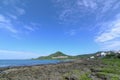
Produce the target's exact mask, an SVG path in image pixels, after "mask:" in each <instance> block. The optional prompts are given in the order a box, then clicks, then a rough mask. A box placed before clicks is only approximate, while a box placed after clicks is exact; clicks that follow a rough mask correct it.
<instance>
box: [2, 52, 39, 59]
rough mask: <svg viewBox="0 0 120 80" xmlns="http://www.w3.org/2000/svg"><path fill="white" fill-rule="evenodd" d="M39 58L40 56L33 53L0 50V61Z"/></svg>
mask: <svg viewBox="0 0 120 80" xmlns="http://www.w3.org/2000/svg"><path fill="white" fill-rule="evenodd" d="M39 56H40V54H37V53H31V52H24V51H11V50H0V59H31V58H37V57H39Z"/></svg>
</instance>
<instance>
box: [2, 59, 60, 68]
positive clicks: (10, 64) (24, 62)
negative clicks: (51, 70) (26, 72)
mask: <svg viewBox="0 0 120 80" xmlns="http://www.w3.org/2000/svg"><path fill="white" fill-rule="evenodd" d="M59 62H61V61H60V60H0V67H14V66H32V65H41V64H56V63H59Z"/></svg>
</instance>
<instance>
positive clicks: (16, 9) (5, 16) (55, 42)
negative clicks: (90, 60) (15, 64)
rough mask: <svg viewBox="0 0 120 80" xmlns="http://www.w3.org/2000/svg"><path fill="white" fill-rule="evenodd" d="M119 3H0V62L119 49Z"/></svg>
mask: <svg viewBox="0 0 120 80" xmlns="http://www.w3.org/2000/svg"><path fill="white" fill-rule="evenodd" d="M119 47H120V1H119V0H47V1H46V0H1V1H0V59H28V58H35V57H38V56H46V55H49V54H51V53H54V52H56V51H62V52H64V53H66V54H68V55H80V54H86V53H93V52H96V51H101V50H119V49H120V48H119Z"/></svg>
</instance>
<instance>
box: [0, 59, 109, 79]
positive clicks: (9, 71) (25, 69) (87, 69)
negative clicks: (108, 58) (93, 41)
mask: <svg viewBox="0 0 120 80" xmlns="http://www.w3.org/2000/svg"><path fill="white" fill-rule="evenodd" d="M101 67H103V65H102V62H101V61H100V60H75V61H71V62H65V63H58V64H47V65H36V66H21V67H8V68H0V80H108V79H106V78H105V77H104V76H102V77H101V76H98V75H97V74H96V72H97V70H96V69H98V68H101Z"/></svg>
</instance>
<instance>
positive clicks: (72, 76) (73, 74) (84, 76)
mask: <svg viewBox="0 0 120 80" xmlns="http://www.w3.org/2000/svg"><path fill="white" fill-rule="evenodd" d="M89 74H90V73H89V72H83V71H80V70H72V71H70V72H68V73H65V74H64V78H63V79H64V80H92V79H91V78H90V77H89Z"/></svg>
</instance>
